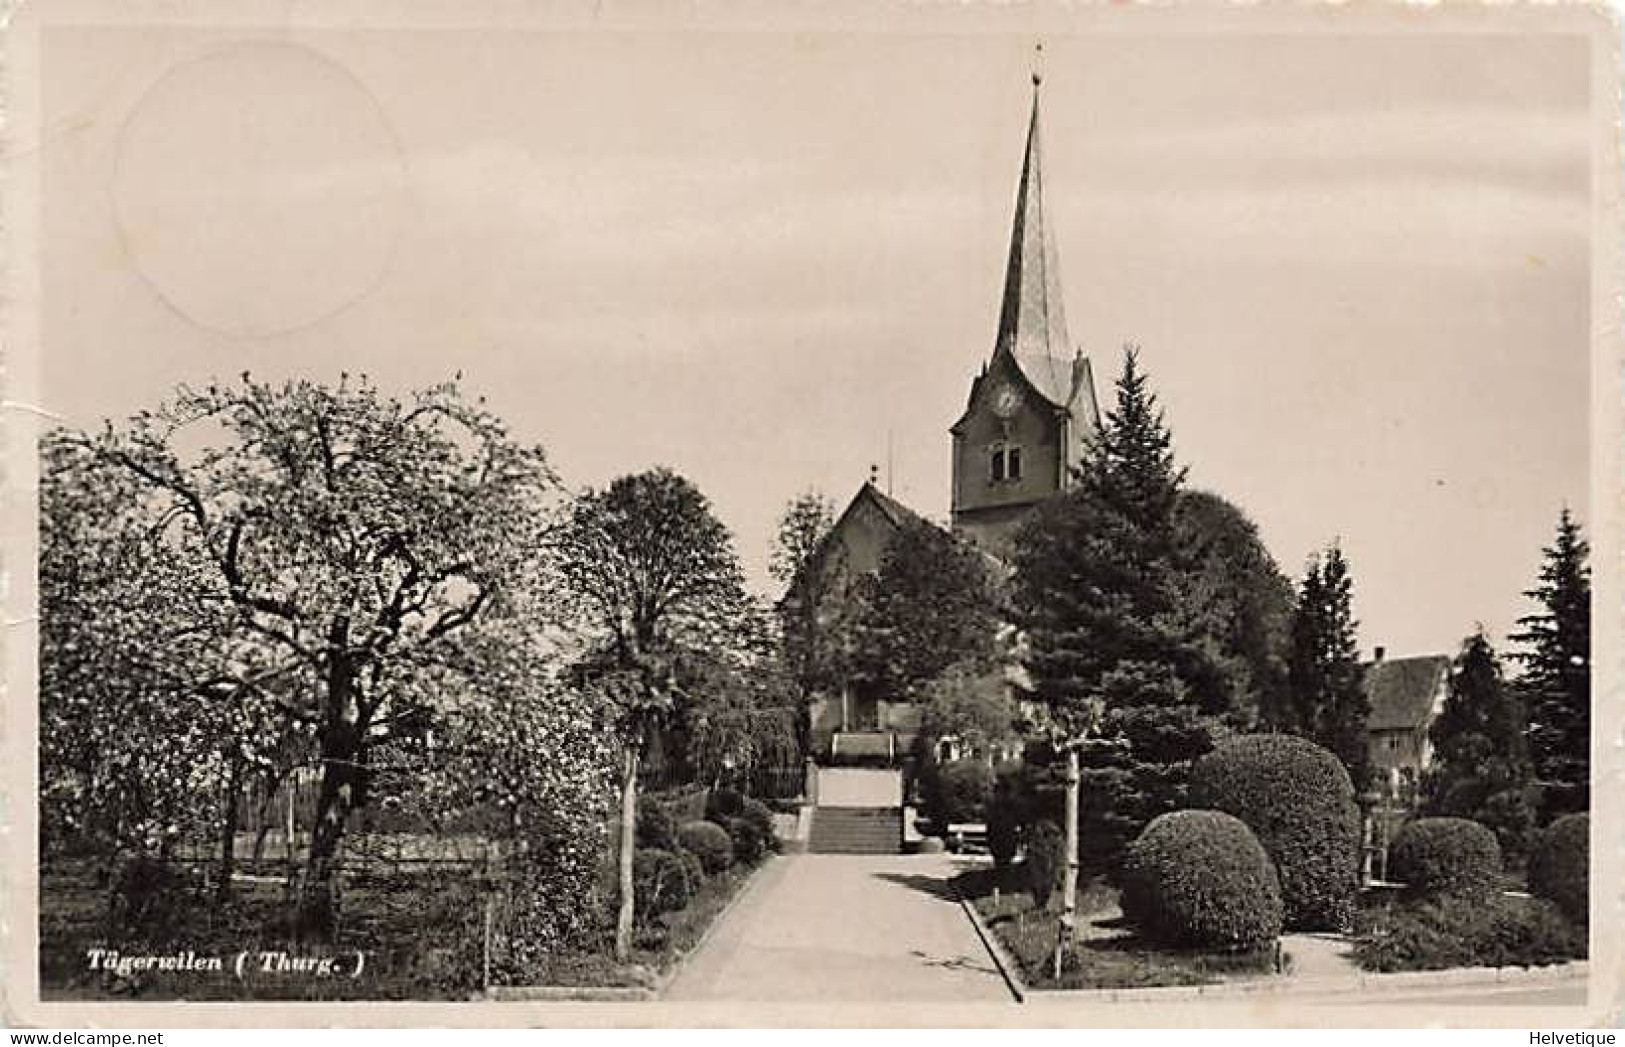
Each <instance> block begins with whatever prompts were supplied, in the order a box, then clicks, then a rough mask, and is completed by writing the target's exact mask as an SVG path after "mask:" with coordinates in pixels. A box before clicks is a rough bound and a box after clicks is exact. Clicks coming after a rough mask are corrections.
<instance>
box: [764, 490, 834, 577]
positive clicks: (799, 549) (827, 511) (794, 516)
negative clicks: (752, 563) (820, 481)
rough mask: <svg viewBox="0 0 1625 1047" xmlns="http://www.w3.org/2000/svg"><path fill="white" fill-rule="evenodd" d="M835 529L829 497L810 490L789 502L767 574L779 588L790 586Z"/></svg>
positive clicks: (780, 522) (780, 521) (781, 519)
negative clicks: (780, 586)
mask: <svg viewBox="0 0 1625 1047" xmlns="http://www.w3.org/2000/svg"><path fill="white" fill-rule="evenodd" d="M834 527H835V503H834V502H832V501H830V500H829V496H828V495H826V494H824V493H823V492H822V491H813V490H809V491H804V492H802V493H801V494H799V495H797V496H796V497H794V498H792V499H791V500H790V503H789V504H788V505H786V506H785V507H784V512H783V513H782V514H781V515H780V516H779V526H778V531H777V532H776V533H775V535H774V538H773V551H772V553H771V554H770V555H769V557H768V562H767V569H768V573H770V574H771V575H772V576H773V578H774V580H775V581H777V582H778V583H779V584H780V585H783V586H785V587H787V588H788V587H789V586H791V585H793V584H794V583H795V582H796V580H797V579H798V578H799V577H800V576H801V574H802V572H803V571H805V570H806V569H807V567H808V565H809V564H811V563H812V561H813V559H814V558H815V557H816V556H817V555H818V553H819V552H820V551H821V550H822V548H823V545H824V542H825V540H827V539H828V538H829V533H830V531H831V530H833V529H834Z"/></svg>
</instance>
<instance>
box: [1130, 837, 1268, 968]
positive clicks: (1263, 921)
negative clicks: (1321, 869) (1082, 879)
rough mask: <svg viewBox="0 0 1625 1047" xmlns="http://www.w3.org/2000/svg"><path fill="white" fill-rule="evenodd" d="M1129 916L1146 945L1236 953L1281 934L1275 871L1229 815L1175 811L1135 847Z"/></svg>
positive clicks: (1253, 839) (1254, 839) (1255, 842)
mask: <svg viewBox="0 0 1625 1047" xmlns="http://www.w3.org/2000/svg"><path fill="white" fill-rule="evenodd" d="M1121 880H1122V884H1121V886H1122V888H1123V894H1122V904H1123V915H1124V916H1126V917H1128V919H1129V920H1130V921H1131V922H1133V923H1134V924H1136V925H1137V926H1138V927H1139V928H1140V932H1141V934H1143V935H1144V936H1145V937H1146V938H1147V939H1149V940H1151V941H1155V942H1160V943H1164V944H1168V945H1187V946H1199V947H1203V948H1218V949H1225V950H1233V951H1243V950H1250V949H1256V948H1259V947H1260V946H1263V945H1266V944H1268V943H1269V942H1272V941H1274V940H1275V939H1276V938H1278V937H1279V936H1280V934H1281V925H1282V918H1283V914H1284V910H1283V907H1282V904H1281V888H1280V884H1279V882H1278V881H1277V879H1276V875H1275V866H1274V865H1273V864H1272V863H1271V862H1270V858H1269V855H1268V854H1266V853H1265V851H1264V847H1263V845H1262V844H1260V843H1259V842H1258V838H1257V837H1256V836H1254V835H1253V831H1252V830H1251V829H1249V828H1247V825H1246V823H1245V822H1243V821H1242V820H1241V819H1239V818H1235V817H1232V816H1231V815H1228V814H1225V813H1224V812H1222V811H1172V812H1170V813H1168V814H1164V815H1161V816H1159V817H1157V818H1155V819H1153V820H1152V821H1151V823H1150V824H1149V825H1147V826H1146V827H1145V829H1144V831H1142V832H1141V833H1140V835H1139V837H1138V838H1137V839H1136V840H1135V841H1134V842H1133V843H1132V844H1130V845H1129V848H1128V851H1127V853H1126V854H1125V855H1124V859H1123V867H1122V871H1121Z"/></svg>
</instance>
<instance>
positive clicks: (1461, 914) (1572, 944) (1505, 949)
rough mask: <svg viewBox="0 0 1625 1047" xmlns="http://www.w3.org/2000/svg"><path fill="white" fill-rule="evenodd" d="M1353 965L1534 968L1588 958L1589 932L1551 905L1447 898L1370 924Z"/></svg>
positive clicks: (1394, 909)
mask: <svg viewBox="0 0 1625 1047" xmlns="http://www.w3.org/2000/svg"><path fill="white" fill-rule="evenodd" d="M1358 938H1359V944H1358V945H1357V946H1356V948H1355V957H1356V959H1358V961H1359V964H1360V966H1361V967H1362V968H1364V969H1365V970H1368V971H1428V970H1439V969H1442V968H1447V967H1535V966H1543V965H1546V964H1553V963H1563V962H1565V961H1568V960H1574V959H1579V958H1582V957H1584V956H1585V955H1586V938H1585V932H1584V930H1583V928H1577V927H1575V926H1574V925H1572V924H1570V923H1569V922H1568V921H1567V920H1565V919H1564V918H1563V917H1562V915H1561V914H1560V913H1559V912H1558V911H1557V909H1556V907H1555V906H1553V905H1552V904H1551V903H1550V902H1546V901H1542V900H1540V899H1531V898H1512V897H1507V896H1505V895H1491V896H1488V897H1472V898H1464V897H1461V896H1459V895H1444V896H1442V897H1436V898H1428V899H1424V900H1420V901H1413V902H1405V903H1400V904H1397V905H1394V906H1391V907H1389V908H1387V909H1383V910H1381V911H1379V912H1377V913H1375V914H1373V916H1371V917H1370V918H1368V919H1367V920H1365V921H1364V926H1362V927H1361V928H1360V930H1359V933H1358Z"/></svg>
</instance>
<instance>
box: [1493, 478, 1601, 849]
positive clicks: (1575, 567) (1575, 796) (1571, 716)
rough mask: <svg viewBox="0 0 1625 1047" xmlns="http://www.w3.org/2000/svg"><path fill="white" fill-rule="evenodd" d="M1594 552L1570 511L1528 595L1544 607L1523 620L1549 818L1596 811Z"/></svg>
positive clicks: (1535, 754)
mask: <svg viewBox="0 0 1625 1047" xmlns="http://www.w3.org/2000/svg"><path fill="white" fill-rule="evenodd" d="M1589 555H1590V547H1589V545H1588V544H1587V543H1586V540H1585V536H1584V534H1583V533H1582V532H1581V530H1580V525H1579V523H1578V522H1577V521H1576V520H1575V519H1574V517H1573V515H1572V514H1571V513H1570V512H1569V511H1568V509H1567V508H1565V509H1564V510H1563V512H1562V515H1561V516H1560V517H1559V518H1558V523H1557V539H1556V541H1555V542H1554V543H1553V544H1552V546H1551V547H1549V548H1548V549H1546V550H1545V556H1546V559H1545V562H1544V563H1543V564H1542V565H1541V569H1540V583H1539V584H1538V585H1536V586H1535V588H1533V589H1530V590H1529V591H1527V592H1526V593H1525V594H1524V595H1525V596H1528V597H1529V598H1530V599H1531V600H1534V601H1535V602H1537V603H1538V604H1539V605H1540V610H1539V611H1537V612H1536V613H1534V614H1531V615H1526V616H1524V617H1523V618H1520V619H1518V624H1519V626H1521V627H1522V628H1521V631H1519V632H1517V633H1515V634H1513V636H1512V640H1513V641H1514V642H1515V643H1518V644H1520V645H1522V646H1523V648H1524V649H1523V650H1522V651H1519V652H1517V653H1516V654H1514V655H1513V657H1514V658H1515V659H1517V661H1518V662H1520V663H1521V664H1522V666H1523V672H1522V674H1521V675H1520V676H1519V678H1518V689H1519V690H1520V691H1521V692H1522V693H1523V695H1524V702H1525V703H1526V705H1527V707H1528V710H1529V732H1528V734H1529V754H1530V757H1531V759H1532V761H1533V763H1534V771H1535V777H1536V780H1537V781H1538V782H1539V785H1540V789H1541V814H1542V817H1543V818H1546V819H1549V818H1552V817H1556V816H1557V815H1560V814H1566V813H1569V812H1572V811H1585V810H1589V809H1590V806H1591V759H1590V755H1591V570H1590V568H1589V566H1587V558H1588V557H1589Z"/></svg>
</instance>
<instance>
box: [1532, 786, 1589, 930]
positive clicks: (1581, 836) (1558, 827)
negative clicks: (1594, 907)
mask: <svg viewBox="0 0 1625 1047" xmlns="http://www.w3.org/2000/svg"><path fill="white" fill-rule="evenodd" d="M1590 840H1591V819H1590V818H1589V817H1588V816H1586V815H1584V814H1568V815H1564V816H1563V817H1561V818H1559V819H1558V820H1557V821H1555V822H1553V823H1552V824H1551V825H1549V826H1547V827H1546V829H1544V830H1543V831H1542V832H1541V833H1540V835H1539V836H1538V837H1537V838H1536V841H1535V848H1534V851H1533V852H1531V854H1530V855H1529V893H1530V894H1533V895H1535V896H1536V897H1539V898H1549V899H1551V900H1552V901H1554V902H1556V903H1557V907H1558V908H1559V909H1561V910H1563V915H1564V916H1567V917H1568V918H1569V919H1570V920H1572V921H1573V922H1574V923H1575V924H1576V925H1578V926H1579V927H1580V928H1581V929H1582V930H1584V928H1585V927H1586V926H1587V923H1588V921H1589V919H1590V911H1591V898H1590V891H1591V864H1590V860H1591V842H1590Z"/></svg>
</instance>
